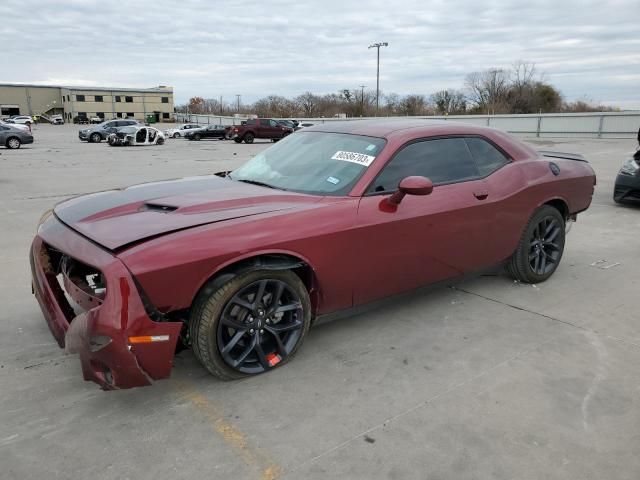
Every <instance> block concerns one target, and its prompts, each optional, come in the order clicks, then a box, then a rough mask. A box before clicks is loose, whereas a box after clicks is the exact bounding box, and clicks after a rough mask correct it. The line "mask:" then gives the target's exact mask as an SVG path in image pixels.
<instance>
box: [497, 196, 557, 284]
mask: <svg viewBox="0 0 640 480" xmlns="http://www.w3.org/2000/svg"><path fill="white" fill-rule="evenodd" d="M564 243H565V219H564V217H563V216H562V214H561V213H560V212H559V211H558V210H557V209H555V208H554V207H552V206H550V205H543V206H542V207H540V208H539V209H538V210H536V211H535V212H534V214H533V216H532V217H531V219H530V220H529V223H528V224H527V227H526V228H525V229H524V232H523V234H522V238H521V239H520V242H519V243H518V247H517V248H516V251H515V252H514V253H513V255H512V257H511V259H509V261H508V263H507V271H508V272H509V274H510V275H511V276H512V277H513V278H514V279H516V280H519V281H521V282H524V283H540V282H544V281H545V280H547V279H548V278H549V277H550V276H551V275H553V273H554V272H555V271H556V269H557V268H558V265H559V264H560V260H561V259H562V254H563V252H564Z"/></svg>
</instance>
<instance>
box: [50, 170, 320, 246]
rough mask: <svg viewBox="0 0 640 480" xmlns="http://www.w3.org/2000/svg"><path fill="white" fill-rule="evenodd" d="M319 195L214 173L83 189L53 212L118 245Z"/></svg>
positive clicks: (101, 241)
mask: <svg viewBox="0 0 640 480" xmlns="http://www.w3.org/2000/svg"><path fill="white" fill-rule="evenodd" d="M321 198H322V197H316V196H312V195H304V194H298V193H292V192H286V191H282V190H274V189H270V188H266V187H259V186H255V185H249V184H246V183H240V182H236V181H232V180H229V179H227V178H222V177H218V176H215V175H211V176H206V177H192V178H183V179H178V180H170V181H163V182H154V183H145V184H141V185H135V186H132V187H128V188H124V189H119V190H109V191H105V192H97V193H92V194H89V195H83V196H80V197H75V198H72V199H70V200H67V201H65V202H62V203H60V204H58V205H57V206H56V207H55V208H54V214H55V215H56V216H57V217H58V219H59V220H60V221H62V222H63V223H64V224H66V225H67V226H69V227H70V228H72V229H74V230H76V231H77V232H79V233H80V234H82V235H84V236H85V237H87V238H89V239H90V240H92V241H94V242H95V243H97V244H99V245H102V246H103V247H106V248H108V249H109V250H117V249H120V248H122V247H125V246H127V245H129V244H133V243H137V242H139V241H141V240H144V239H147V238H152V237H157V236H159V235H163V234H167V233H171V232H175V231H179V230H184V229H186V228H191V227H197V226H200V225H206V224H210V223H216V222H224V221H227V220H233V219H236V218H241V217H250V216H256V215H261V214H265V213H270V212H275V211H280V210H290V209H296V208H305V207H307V206H311V204H314V203H316V202H318V201H319V200H320V199H321Z"/></svg>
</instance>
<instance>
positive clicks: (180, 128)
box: [164, 123, 203, 138]
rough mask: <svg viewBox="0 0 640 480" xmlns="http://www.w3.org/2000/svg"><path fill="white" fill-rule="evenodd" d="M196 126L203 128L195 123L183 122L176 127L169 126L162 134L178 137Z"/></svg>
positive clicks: (168, 136)
mask: <svg viewBox="0 0 640 480" xmlns="http://www.w3.org/2000/svg"><path fill="white" fill-rule="evenodd" d="M197 128H203V127H202V125H197V124H195V123H185V124H184V125H180V126H178V127H176V128H170V129H168V130H165V131H164V135H165V137H167V138H179V137H184V136H185V134H186V133H187V132H188V131H190V130H195V129H197Z"/></svg>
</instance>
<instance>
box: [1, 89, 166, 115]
mask: <svg viewBox="0 0 640 480" xmlns="http://www.w3.org/2000/svg"><path fill="white" fill-rule="evenodd" d="M173 106H174V105H173V88H172V87H166V86H159V87H154V88H111V87H74V86H65V85H35V84H20V83H0V116H2V117H4V116H9V115H46V116H50V115H56V114H59V115H63V117H64V120H65V121H67V122H70V121H72V119H73V118H74V117H76V116H79V117H87V118H90V117H94V116H97V117H101V118H104V119H111V118H128V117H133V118H136V119H138V120H144V119H146V117H147V116H148V115H153V116H155V119H156V121H159V122H161V121H171V120H172V117H173V115H172V114H173V111H174V110H173Z"/></svg>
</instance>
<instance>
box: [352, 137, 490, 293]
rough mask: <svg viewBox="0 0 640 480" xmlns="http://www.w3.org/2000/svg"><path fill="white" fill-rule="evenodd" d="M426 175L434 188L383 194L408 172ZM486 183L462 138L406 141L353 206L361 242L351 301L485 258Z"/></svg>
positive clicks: (465, 268) (459, 270)
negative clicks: (394, 201) (395, 198)
mask: <svg viewBox="0 0 640 480" xmlns="http://www.w3.org/2000/svg"><path fill="white" fill-rule="evenodd" d="M414 175H417V176H423V177H427V178H430V179H431V180H432V182H433V184H434V188H433V192H432V193H431V194H430V195H426V196H415V195H407V196H405V197H404V199H403V200H402V202H401V203H400V204H399V205H397V207H395V208H394V207H392V206H391V205H390V204H389V202H388V200H389V197H390V196H391V194H392V193H393V192H394V191H395V190H396V189H397V186H398V184H399V182H400V181H401V180H402V179H403V178H406V177H408V176H414ZM485 200H486V184H485V181H484V180H483V179H481V178H479V173H478V169H477V167H476V165H475V163H474V161H473V158H472V156H471V153H470V152H469V149H468V147H467V145H466V143H465V141H464V139H463V138H457V137H452V138H438V139H425V140H419V141H415V142H411V143H409V144H407V145H405V146H404V147H402V148H401V149H399V151H398V152H397V153H396V154H395V155H394V157H393V158H392V159H391V160H390V161H389V162H388V163H387V165H386V166H385V167H384V169H383V170H382V171H381V172H380V174H379V175H378V176H377V177H376V179H375V180H374V181H373V182H372V184H371V185H370V186H369V188H368V191H367V193H366V194H365V195H364V196H363V197H362V199H361V200H360V204H359V208H358V220H357V228H358V236H359V239H360V242H361V244H362V246H363V247H362V248H361V249H358V255H360V258H359V261H358V265H359V270H360V271H359V275H358V279H359V280H358V282H356V284H355V286H354V303H355V304H362V303H367V302H370V301H373V300H376V299H378V298H382V297H384V296H387V295H390V294H395V293H399V292H402V291H407V290H410V289H413V288H416V287H418V286H420V285H424V284H428V283H432V282H436V281H439V280H443V279H446V278H450V277H455V276H458V275H462V274H464V273H466V272H469V271H473V270H475V269H478V268H480V267H481V266H484V265H485V263H486V255H485V254H484V249H485V248H486V242H487V239H488V229H489V222H488V220H487V218H486V207H485V205H486V203H485Z"/></svg>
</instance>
